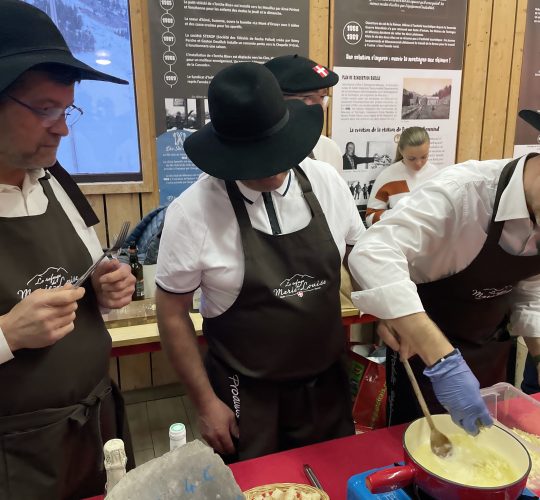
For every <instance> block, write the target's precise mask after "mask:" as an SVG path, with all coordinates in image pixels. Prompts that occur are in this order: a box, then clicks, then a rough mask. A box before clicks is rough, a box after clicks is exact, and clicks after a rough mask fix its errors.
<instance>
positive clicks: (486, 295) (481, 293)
mask: <svg viewBox="0 0 540 500" xmlns="http://www.w3.org/2000/svg"><path fill="white" fill-rule="evenodd" d="M512 288H513V287H512V285H506V286H503V287H502V288H483V289H482V290H473V291H472V296H473V297H474V298H475V299H476V300H484V299H492V298H493V297H498V296H499V295H506V294H507V293H510V292H511V291H512Z"/></svg>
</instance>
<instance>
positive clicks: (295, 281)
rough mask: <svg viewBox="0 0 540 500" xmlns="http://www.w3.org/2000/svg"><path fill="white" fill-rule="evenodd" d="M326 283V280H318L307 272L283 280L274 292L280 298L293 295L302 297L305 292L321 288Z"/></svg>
mask: <svg viewBox="0 0 540 500" xmlns="http://www.w3.org/2000/svg"><path fill="white" fill-rule="evenodd" d="M325 285H326V280H318V279H316V278H314V277H313V276H309V275H307V274H295V275H294V276H293V277H292V278H287V279H286V280H283V281H282V282H281V283H280V284H279V287H278V288H274V290H273V292H274V295H275V296H276V297H278V298H280V299H285V298H287V297H292V296H297V297H300V298H302V297H303V296H304V294H305V293H307V292H314V291H316V290H320V289H321V288H322V287H323V286H325Z"/></svg>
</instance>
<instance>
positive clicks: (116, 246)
mask: <svg viewBox="0 0 540 500" xmlns="http://www.w3.org/2000/svg"><path fill="white" fill-rule="evenodd" d="M129 226H130V223H129V222H128V221H124V222H123V223H122V227H121V228H120V232H119V233H118V236H117V237H116V241H115V242H114V244H113V246H112V247H110V248H106V249H105V250H104V251H103V255H102V256H101V257H100V258H99V259H98V260H97V261H96V262H94V263H93V264H92V265H91V266H90V267H89V268H88V269H87V271H86V272H85V273H84V274H83V275H82V276H81V277H80V278H79V279H78V280H77V281H76V282H75V283H73V286H74V288H79V287H80V286H81V285H82V284H83V283H84V282H85V281H86V280H87V279H88V277H89V276H90V275H91V274H92V272H93V271H94V269H95V268H96V267H97V266H98V264H99V263H100V262H101V261H102V260H103V259H104V258H105V257H106V256H107V255H109V254H111V253H112V252H117V251H118V250H120V248H122V245H123V244H124V241H125V240H126V236H127V234H128V231H129Z"/></svg>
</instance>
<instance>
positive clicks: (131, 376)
mask: <svg viewBox="0 0 540 500" xmlns="http://www.w3.org/2000/svg"><path fill="white" fill-rule="evenodd" d="M118 365H119V371H120V388H121V389H122V390H123V391H131V390H133V389H143V388H145V387H150V386H151V385H152V373H151V370H150V353H145V354H134V355H131V356H121V357H120V358H118Z"/></svg>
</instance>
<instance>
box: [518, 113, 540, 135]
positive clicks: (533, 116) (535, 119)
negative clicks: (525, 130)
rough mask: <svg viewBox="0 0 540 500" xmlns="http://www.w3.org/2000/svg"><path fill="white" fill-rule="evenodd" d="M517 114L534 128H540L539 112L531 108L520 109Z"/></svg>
mask: <svg viewBox="0 0 540 500" xmlns="http://www.w3.org/2000/svg"><path fill="white" fill-rule="evenodd" d="M518 115H519V116H520V118H523V119H524V120H525V121H526V122H527V123H528V124H529V125H532V126H533V127H534V128H535V129H536V130H540V113H539V112H538V111H533V110H532V109H522V110H521V111H520V112H519V113H518Z"/></svg>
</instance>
